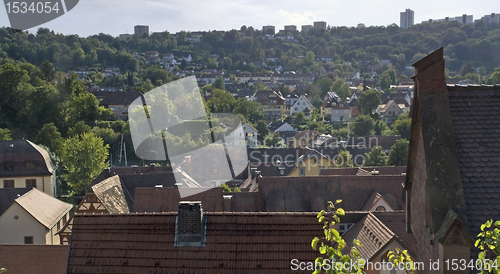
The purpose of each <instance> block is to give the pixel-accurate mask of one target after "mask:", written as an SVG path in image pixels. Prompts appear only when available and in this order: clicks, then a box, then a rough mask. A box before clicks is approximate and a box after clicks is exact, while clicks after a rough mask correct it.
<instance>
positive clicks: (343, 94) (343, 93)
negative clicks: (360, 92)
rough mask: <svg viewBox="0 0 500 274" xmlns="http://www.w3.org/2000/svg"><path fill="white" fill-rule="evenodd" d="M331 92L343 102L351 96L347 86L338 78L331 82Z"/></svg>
mask: <svg viewBox="0 0 500 274" xmlns="http://www.w3.org/2000/svg"><path fill="white" fill-rule="evenodd" d="M331 90H332V91H334V92H336V93H337V95H338V96H339V97H340V99H342V101H345V100H346V98H347V97H350V96H351V95H352V91H351V89H350V88H349V84H348V83H346V82H345V81H344V79H342V78H340V77H339V78H337V80H335V81H334V82H333V84H332V87H331Z"/></svg>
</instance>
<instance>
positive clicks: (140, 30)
mask: <svg viewBox="0 0 500 274" xmlns="http://www.w3.org/2000/svg"><path fill="white" fill-rule="evenodd" d="M144 34H147V35H149V26H141V25H137V26H134V35H138V36H139V37H142V36H143V35H144Z"/></svg>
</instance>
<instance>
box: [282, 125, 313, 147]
mask: <svg viewBox="0 0 500 274" xmlns="http://www.w3.org/2000/svg"><path fill="white" fill-rule="evenodd" d="M319 134H320V133H319V132H317V131H314V130H310V129H305V130H302V131H300V132H298V133H297V134H295V135H294V136H293V137H292V138H290V139H288V140H286V141H287V143H288V147H294V148H298V147H301V148H303V147H306V146H309V144H310V143H311V142H312V141H313V140H314V138H316V136H318V135H319Z"/></svg>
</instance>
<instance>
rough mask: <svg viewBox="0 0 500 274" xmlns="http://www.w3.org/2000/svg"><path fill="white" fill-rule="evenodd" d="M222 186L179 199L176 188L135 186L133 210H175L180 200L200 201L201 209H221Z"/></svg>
mask: <svg viewBox="0 0 500 274" xmlns="http://www.w3.org/2000/svg"><path fill="white" fill-rule="evenodd" d="M222 195H223V194H222V188H220V187H216V188H212V189H209V190H206V191H204V192H201V193H198V194H195V195H191V196H188V197H184V198H182V199H181V196H180V194H179V190H178V189H177V188H170V187H169V188H167V187H164V188H159V189H156V188H136V189H135V196H134V212H170V211H177V210H178V208H179V202H180V201H201V202H202V204H203V210H206V211H223V207H222V205H223V200H224V198H223V197H222Z"/></svg>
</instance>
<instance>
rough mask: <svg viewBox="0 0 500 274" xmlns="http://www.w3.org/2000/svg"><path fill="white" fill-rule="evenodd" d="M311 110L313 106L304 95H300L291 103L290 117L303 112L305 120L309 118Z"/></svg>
mask: <svg viewBox="0 0 500 274" xmlns="http://www.w3.org/2000/svg"><path fill="white" fill-rule="evenodd" d="M312 110H313V105H312V104H311V102H309V100H307V97H306V96H305V95H300V97H299V98H298V99H297V101H295V103H293V105H292V107H291V112H292V115H294V114H297V113H299V112H301V111H302V112H303V113H304V114H305V116H306V117H307V118H309V117H310V115H311V112H312Z"/></svg>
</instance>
